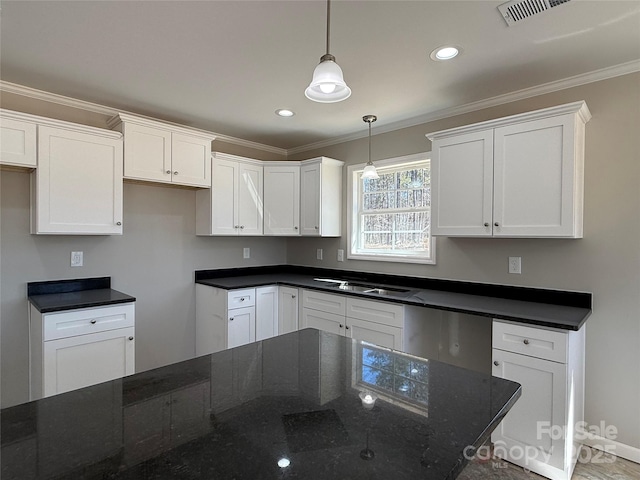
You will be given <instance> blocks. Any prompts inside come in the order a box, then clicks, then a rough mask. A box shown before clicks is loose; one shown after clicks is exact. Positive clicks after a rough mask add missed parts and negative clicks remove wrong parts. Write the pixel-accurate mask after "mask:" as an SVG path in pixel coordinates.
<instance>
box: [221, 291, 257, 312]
mask: <svg viewBox="0 0 640 480" xmlns="http://www.w3.org/2000/svg"><path fill="white" fill-rule="evenodd" d="M255 304H256V289H255V288H246V289H244V290H231V291H230V292H229V293H228V297H227V308H228V309H229V310H231V309H232V308H241V307H251V306H253V305H255Z"/></svg>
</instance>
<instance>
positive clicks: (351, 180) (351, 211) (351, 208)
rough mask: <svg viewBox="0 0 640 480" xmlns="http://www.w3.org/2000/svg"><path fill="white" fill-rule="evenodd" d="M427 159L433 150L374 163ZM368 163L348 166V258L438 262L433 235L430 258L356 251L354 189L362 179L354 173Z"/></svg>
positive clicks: (383, 163) (379, 164)
mask: <svg viewBox="0 0 640 480" xmlns="http://www.w3.org/2000/svg"><path fill="white" fill-rule="evenodd" d="M425 159H429V160H431V152H424V153H416V154H413V155H405V156H402V157H395V158H388V159H385V160H376V161H375V162H374V164H375V165H376V167H377V168H384V167H390V166H394V165H398V164H402V163H411V162H421V161H424V160H425ZM365 165H366V163H358V164H356V165H349V166H348V167H347V182H348V183H347V259H349V260H372V261H375V262H396V263H422V264H427V265H435V264H436V241H435V238H434V236H433V235H431V245H430V246H429V252H430V253H431V257H430V258H424V257H418V256H413V255H392V254H378V255H371V254H363V253H355V252H354V247H355V245H354V242H355V241H356V238H355V237H354V235H353V219H354V218H355V217H356V216H357V211H356V208H355V204H354V202H353V191H354V189H357V187H358V185H357V183H356V182H358V181H359V180H360V179H359V178H356V176H355V175H354V173H355V172H356V171H358V170H363V169H364V167H365Z"/></svg>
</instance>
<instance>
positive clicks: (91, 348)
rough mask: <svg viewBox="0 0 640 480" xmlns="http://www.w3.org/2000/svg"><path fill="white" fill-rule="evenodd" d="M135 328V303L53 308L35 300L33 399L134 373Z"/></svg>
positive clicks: (31, 314) (31, 311)
mask: <svg viewBox="0 0 640 480" xmlns="http://www.w3.org/2000/svg"><path fill="white" fill-rule="evenodd" d="M134 331H135V304H134V303H126V304H121V305H113V306H105V307H95V308H82V309H74V310H66V311H62V312H53V313H40V312H39V311H38V310H37V309H36V308H35V307H34V306H33V305H31V306H30V309H29V332H30V348H29V349H30V356H31V358H30V379H31V386H30V398H31V400H35V399H38V398H41V397H48V396H50V395H55V394H58V393H63V392H68V391H70V390H75V389H77V388H83V387H87V386H89V385H95V384H97V383H101V382H106V381H109V380H113V379H116V378H119V377H124V376H125V375H131V374H133V373H134V371H135V335H134Z"/></svg>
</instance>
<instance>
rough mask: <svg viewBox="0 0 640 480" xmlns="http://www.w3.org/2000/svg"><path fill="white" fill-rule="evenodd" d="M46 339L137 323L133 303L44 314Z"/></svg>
mask: <svg viewBox="0 0 640 480" xmlns="http://www.w3.org/2000/svg"><path fill="white" fill-rule="evenodd" d="M42 317H43V323H44V327H43V328H44V341H45V342H46V341H47V340H56V339H59V338H67V337H75V336H77V335H87V334H90V333H97V332H105V331H108V330H115V329H117V328H125V327H133V326H134V325H135V306H134V304H133V303H127V304H123V305H116V306H112V307H98V308H84V309H80V310H69V311H65V312H58V313H46V314H44V315H43V316H42Z"/></svg>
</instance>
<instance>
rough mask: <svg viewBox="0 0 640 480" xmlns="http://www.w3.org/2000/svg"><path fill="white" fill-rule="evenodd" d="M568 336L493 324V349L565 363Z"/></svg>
mask: <svg viewBox="0 0 640 480" xmlns="http://www.w3.org/2000/svg"><path fill="white" fill-rule="evenodd" d="M567 341H568V334H566V333H563V332H557V331H553V330H545V329H542V328H535V327H527V326H524V325H515V324H512V323H503V322H496V321H494V322H493V348H497V349H500V350H505V351H507V352H514V353H521V354H523V355H528V356H530V357H536V358H542V359H545V360H551V361H554V362H560V363H566V362H567Z"/></svg>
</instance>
